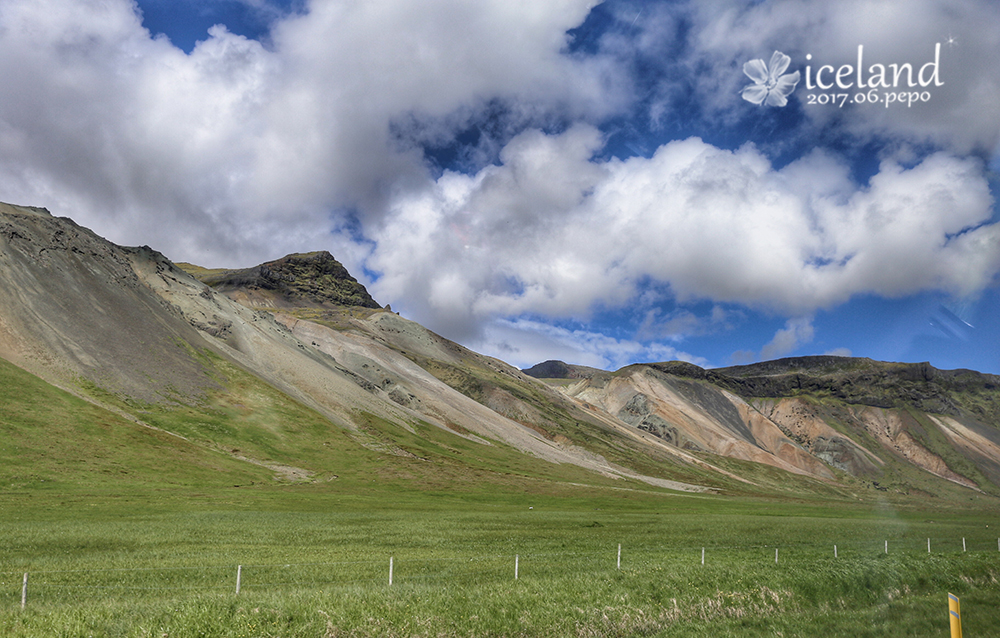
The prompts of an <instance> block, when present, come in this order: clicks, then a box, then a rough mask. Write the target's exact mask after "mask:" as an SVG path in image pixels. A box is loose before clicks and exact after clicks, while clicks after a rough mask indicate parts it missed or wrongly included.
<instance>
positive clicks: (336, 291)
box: [190, 250, 382, 308]
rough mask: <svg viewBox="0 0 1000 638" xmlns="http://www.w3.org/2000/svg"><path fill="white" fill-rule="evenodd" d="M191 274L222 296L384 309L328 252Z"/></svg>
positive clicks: (300, 303) (323, 251)
mask: <svg viewBox="0 0 1000 638" xmlns="http://www.w3.org/2000/svg"><path fill="white" fill-rule="evenodd" d="M190 272H191V274H194V275H195V276H196V277H198V278H200V279H201V280H202V281H204V282H205V283H206V284H208V285H210V286H212V287H213V288H216V289H218V290H219V291H220V292H225V293H229V292H233V291H238V290H246V291H256V292H260V293H262V294H265V295H267V296H268V298H270V299H281V300H283V303H287V304H290V305H293V306H297V305H306V306H314V305H318V306H330V305H334V306H361V307H364V308H381V307H382V306H381V305H380V304H379V303H378V302H376V301H375V300H374V299H372V296H371V295H370V294H368V290H366V289H365V287H364V285H362V284H361V283H359V282H358V280H357V279H355V278H354V277H352V276H351V273H349V272H348V271H347V268H345V267H344V265H343V264H341V263H340V262H339V261H337V260H336V259H335V258H334V256H333V255H331V254H330V253H329V252H328V251H325V250H318V251H315V252H308V253H291V254H289V255H285V256H284V257H281V258H280V259H275V260H273V261H268V262H264V263H263V264H260V265H259V266H254V267H252V268H241V269H236V270H211V271H203V272H197V270H195V269H191V271H190Z"/></svg>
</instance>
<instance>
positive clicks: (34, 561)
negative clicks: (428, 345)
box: [0, 361, 1000, 638]
mask: <svg viewBox="0 0 1000 638" xmlns="http://www.w3.org/2000/svg"><path fill="white" fill-rule="evenodd" d="M209 364H211V362H209ZM215 365H218V364H215ZM217 372H218V374H219V375H220V378H222V377H225V380H226V390H225V391H220V392H219V393H217V394H216V395H213V396H211V397H208V398H207V399H206V401H205V403H204V404H203V405H197V406H190V405H177V406H173V407H163V406H159V407H157V406H140V407H139V408H138V409H140V410H141V413H142V414H143V415H144V417H145V420H146V422H147V423H148V424H150V425H154V426H157V427H158V428H160V429H151V428H149V427H145V426H142V425H139V424H136V423H134V422H132V421H130V420H128V419H126V418H123V417H122V416H120V415H119V414H116V413H115V412H113V411H108V410H104V409H102V408H99V407H96V406H94V405H92V404H90V403H87V402H85V401H83V400H81V399H79V398H76V397H73V396H71V395H69V394H67V393H65V392H61V391H59V390H56V389H55V388H53V387H51V386H49V385H47V384H45V383H43V382H41V381H39V380H38V379H36V378H34V377H31V376H30V375H27V374H26V373H24V372H23V371H20V370H18V369H17V368H14V367H13V366H10V365H9V364H5V363H4V362H2V361H0V406H2V407H3V410H2V412H0V636H4V637H5V638H6V637H13V638H21V637H49V636H66V637H90V636H123V637H125V636H128V637H133V636H136V637H138V636H149V637H157V638H163V637H170V636H174V637H187V636H223V637H228V636H257V637H276V636H281V637H285V638H287V637H297V636H301V637H306V636H308V637H316V636H327V637H329V636H357V637H362V636H428V637H430V636H498V637H499V636H705V635H711V636H740V637H743V636H751V637H753V636H851V637H852V638H853V637H858V636H862V637H863V636H873V637H874V636H946V635H948V633H947V632H948V615H947V593H948V592H949V591H950V592H953V593H955V594H956V595H958V596H960V597H961V598H962V609H963V629H964V632H965V633H964V635H965V636H966V637H975V636H996V635H1000V585H998V581H997V578H998V576H1000V551H998V545H997V543H998V541H997V537H998V536H1000V504H998V501H997V500H996V499H995V498H992V497H989V496H986V495H977V494H975V493H974V492H971V491H969V490H960V489H959V488H955V490H954V491H952V492H948V491H947V490H943V491H942V493H944V494H949V496H947V497H938V498H931V497H921V498H916V497H913V496H907V495H904V494H893V493H888V494H887V493H882V492H878V491H874V490H869V491H862V492H859V493H858V494H854V495H852V494H853V492H851V491H850V490H829V489H820V488H815V489H814V488H813V487H810V485H811V484H808V483H796V484H794V485H789V487H788V489H787V490H785V491H784V492H783V493H782V492H780V490H778V487H774V488H773V489H772V488H769V489H768V490H767V494H769V496H756V497H755V496H746V495H737V494H734V493H729V494H725V493H724V494H681V493H674V492H670V491H666V490H662V489H657V488H652V487H650V486H648V485H645V484H641V483H638V482H634V481H612V480H610V479H605V478H601V477H597V476H596V475H592V474H588V473H586V472H584V471H583V470H581V469H579V468H575V467H566V466H556V465H553V464H550V463H546V462H544V461H538V460H536V459H531V458H528V457H525V456H524V455H520V454H517V453H515V452H513V451H511V450H509V449H505V448H504V447H503V446H490V447H484V446H480V445H478V444H475V443H471V442H469V441H467V440H465V439H461V438H459V437H455V436H453V435H451V434H449V433H447V432H445V431H443V430H440V429H436V428H429V426H428V428H423V427H422V426H420V425H419V424H416V426H415V429H414V432H405V431H402V430H399V429H398V428H397V430H398V431H395V430H394V431H390V430H389V429H388V428H390V427H392V426H389V425H387V424H384V423H380V422H379V421H378V420H376V419H372V420H370V421H368V422H367V424H366V427H365V428H364V429H363V430H361V431H359V432H358V433H352V434H348V433H346V432H345V431H342V430H338V429H332V428H331V427H330V426H328V425H327V424H324V423H323V422H322V421H321V420H319V419H318V417H317V415H315V413H312V412H310V411H308V410H307V409H305V408H303V407H302V406H301V405H298V404H296V403H295V402H294V401H291V400H290V399H288V398H287V397H285V396H284V395H280V394H278V393H276V392H275V391H274V390H273V389H269V388H268V387H267V386H264V385H263V384H261V383H259V382H256V381H254V380H253V379H251V378H249V377H248V376H246V375H242V374H240V373H239V371H238V370H235V369H231V368H223V367H219V368H217ZM104 398H105V399H107V397H104ZM122 406H124V407H128V406H126V404H125V403H124V401H123V403H122ZM131 407H132V408H133V409H135V406H131ZM164 430H170V431H171V432H175V433H177V434H183V435H184V437H185V438H184V439H180V438H178V437H177V436H175V435H173V434H168V433H166V432H165V431H164ZM390 443H391V445H395V446H397V447H399V448H401V449H403V450H405V451H406V452H407V453H409V456H396V455H393V454H392V453H391V451H387V450H389V448H390V447H391V445H390ZM237 447H238V448H239V450H240V455H246V456H250V457H253V458H256V459H259V460H260V461H262V462H272V461H275V462H276V461H279V460H281V459H283V458H297V459H300V460H301V463H302V464H303V465H304V466H305V469H308V470H309V471H310V472H312V473H313V474H312V475H311V478H310V479H308V480H290V479H281V480H276V479H275V474H274V472H273V470H271V469H268V468H267V467H264V466H262V465H255V464H250V463H246V462H244V461H241V460H239V459H238V458H237V456H236V455H234V453H233V452H232V449H230V448H237ZM761 477H762V478H767V480H768V481H770V483H769V485H771V484H773V485H774V486H778V484H779V483H780V480H781V479H782V476H780V473H778V472H776V471H775V472H768V473H762V474H761ZM788 480H792V479H791V478H789V479H788ZM951 495H953V496H951ZM928 538H930V539H931V549H932V552H931V553H928V552H927V539H928ZM963 538H964V539H965V543H966V550H967V551H963V547H962V539H963ZM886 542H888V549H889V551H888V553H885V543H886ZM619 544H620V545H621V547H622V562H621V569H618V568H617V550H618V546H619ZM834 545H836V546H837V557H836V558H835V557H834ZM702 548H705V556H706V560H705V564H704V565H702V564H701V552H702ZM775 548H777V550H778V562H777V564H776V563H775V557H774V551H775ZM515 557H517V558H516V559H515ZM390 558H391V559H392V561H393V584H392V586H391V587H390V586H389V583H388V576H389V561H390ZM515 560H516V561H517V568H518V579H517V580H515V579H514V570H515ZM238 569H240V570H241V571H240V578H241V583H240V584H241V591H240V593H239V594H238V595H237V593H236V578H237V570H238ZM24 573H28V574H29V582H28V591H27V604H26V606H25V608H24V609H23V610H22V609H21V594H22V583H23V575H24Z"/></svg>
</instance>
